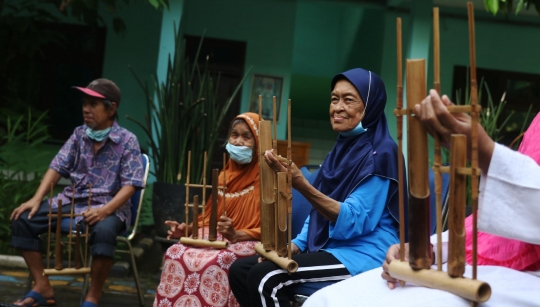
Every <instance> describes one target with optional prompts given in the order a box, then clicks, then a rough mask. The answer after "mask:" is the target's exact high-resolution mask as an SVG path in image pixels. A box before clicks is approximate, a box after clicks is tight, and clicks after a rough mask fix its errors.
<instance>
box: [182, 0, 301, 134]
mask: <svg viewBox="0 0 540 307" xmlns="http://www.w3.org/2000/svg"><path fill="white" fill-rule="evenodd" d="M295 10H296V5H295V3H294V2H293V1H285V0H283V1H270V0H257V1H248V0H231V1H222V0H188V1H186V2H185V20H184V21H185V34H188V35H201V34H202V33H203V31H204V30H205V29H206V37H212V38H219V39H229V40H238V41H244V42H246V43H247V47H246V48H247V50H246V61H245V70H246V71H247V70H248V69H249V67H250V66H253V69H252V70H251V74H250V76H249V77H248V78H247V79H246V81H245V83H244V86H243V87H242V93H241V95H242V96H241V97H242V103H241V108H240V112H246V111H248V110H249V95H250V88H251V83H252V78H251V75H252V74H264V75H272V76H280V77H283V78H284V84H283V94H282V100H281V108H280V111H279V112H280V113H279V118H280V119H283V118H286V117H285V116H286V114H287V108H286V102H287V99H288V98H289V92H290V85H291V66H292V55H293V34H294V28H295ZM285 124H286V121H284V120H280V121H279V123H278V131H277V133H278V138H279V139H284V138H285V133H286V125H285Z"/></svg>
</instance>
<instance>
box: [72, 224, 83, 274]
mask: <svg viewBox="0 0 540 307" xmlns="http://www.w3.org/2000/svg"><path fill="white" fill-rule="evenodd" d="M73 267H74V268H75V269H80V268H81V224H80V223H77V225H76V233H75V264H74V266H73Z"/></svg>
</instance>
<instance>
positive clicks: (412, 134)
mask: <svg viewBox="0 0 540 307" xmlns="http://www.w3.org/2000/svg"><path fill="white" fill-rule="evenodd" d="M425 94H426V61H425V60H424V59H419V60H407V101H408V103H411V105H409V108H413V107H414V105H415V104H419V103H420V101H422V99H423V98H424V97H425ZM407 123H408V124H407V128H408V138H407V141H408V144H407V149H408V153H409V154H408V160H409V264H410V265H411V267H412V268H414V269H429V268H430V266H431V262H432V261H431V252H430V249H431V245H430V242H429V235H430V230H429V219H430V218H429V216H430V214H429V209H430V208H429V193H430V192H429V180H428V177H429V176H428V165H427V161H428V144H427V132H426V130H425V128H424V125H423V124H422V122H420V120H419V119H418V118H416V117H414V116H408V117H407Z"/></svg>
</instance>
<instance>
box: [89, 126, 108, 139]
mask: <svg viewBox="0 0 540 307" xmlns="http://www.w3.org/2000/svg"><path fill="white" fill-rule="evenodd" d="M110 132H111V127H109V128H107V129H104V130H94V129H91V128H86V135H88V137H89V138H91V139H92V140H94V141H96V142H101V141H103V140H104V139H105V138H106V137H107V136H108V135H109V133H110Z"/></svg>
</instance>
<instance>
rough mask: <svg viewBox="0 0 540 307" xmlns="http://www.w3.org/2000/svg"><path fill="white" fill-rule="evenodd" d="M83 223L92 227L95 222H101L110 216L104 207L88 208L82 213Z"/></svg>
mask: <svg viewBox="0 0 540 307" xmlns="http://www.w3.org/2000/svg"><path fill="white" fill-rule="evenodd" d="M82 215H83V218H84V221H85V222H86V223H87V224H88V225H94V224H95V223H97V222H101V221H103V220H104V219H105V218H106V217H107V216H109V215H110V213H108V212H107V211H106V210H105V208H104V207H101V208H90V209H88V210H86V211H85V212H83V213H82Z"/></svg>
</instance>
